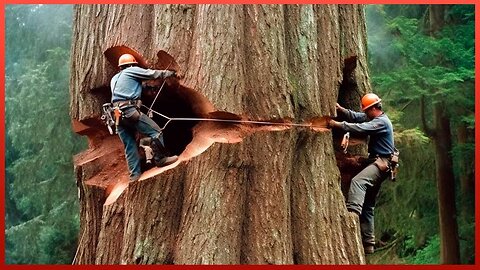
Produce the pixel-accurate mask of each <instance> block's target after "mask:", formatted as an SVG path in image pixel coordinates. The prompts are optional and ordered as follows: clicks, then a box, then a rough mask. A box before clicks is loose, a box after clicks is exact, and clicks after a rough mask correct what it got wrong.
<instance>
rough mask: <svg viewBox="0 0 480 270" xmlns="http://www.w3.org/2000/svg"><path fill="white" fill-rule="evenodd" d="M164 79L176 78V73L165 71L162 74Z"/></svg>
mask: <svg viewBox="0 0 480 270" xmlns="http://www.w3.org/2000/svg"><path fill="white" fill-rule="evenodd" d="M163 76H164V78H165V79H166V78H168V77H175V76H177V73H176V72H175V70H165V72H164V75H163Z"/></svg>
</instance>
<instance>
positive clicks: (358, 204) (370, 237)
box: [346, 163, 387, 245]
mask: <svg viewBox="0 0 480 270" xmlns="http://www.w3.org/2000/svg"><path fill="white" fill-rule="evenodd" d="M386 177H387V173H386V172H381V171H380V169H379V168H378V167H377V165H375V164H374V163H372V164H370V165H368V166H367V167H366V168H365V169H363V170H362V171H361V172H359V173H358V174H357V175H356V176H355V177H354V178H353V179H352V182H351V183H350V189H349V191H348V198H347V203H346V205H347V209H348V210H349V211H351V212H355V213H357V214H358V215H359V216H360V228H361V232H362V241H363V244H364V245H374V244H375V227H374V213H373V211H374V209H375V200H376V197H377V194H378V192H379V190H380V186H381V184H382V182H383V181H384V180H385V178H386Z"/></svg>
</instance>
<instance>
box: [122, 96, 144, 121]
mask: <svg viewBox="0 0 480 270" xmlns="http://www.w3.org/2000/svg"><path fill="white" fill-rule="evenodd" d="M141 104H142V103H141V101H140V100H129V101H121V102H117V103H116V107H117V108H118V109H119V111H120V112H121V117H120V120H123V119H124V120H128V122H130V123H136V122H137V121H138V120H139V119H140V106H141Z"/></svg>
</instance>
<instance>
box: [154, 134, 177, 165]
mask: <svg viewBox="0 0 480 270" xmlns="http://www.w3.org/2000/svg"><path fill="white" fill-rule="evenodd" d="M151 147H152V149H153V162H154V163H155V166H157V167H164V166H167V165H170V164H172V163H174V162H176V161H177V160H178V156H176V155H173V156H169V153H168V150H167V149H166V148H165V147H164V146H163V145H162V143H161V142H160V140H159V139H158V138H155V139H152V144H151Z"/></svg>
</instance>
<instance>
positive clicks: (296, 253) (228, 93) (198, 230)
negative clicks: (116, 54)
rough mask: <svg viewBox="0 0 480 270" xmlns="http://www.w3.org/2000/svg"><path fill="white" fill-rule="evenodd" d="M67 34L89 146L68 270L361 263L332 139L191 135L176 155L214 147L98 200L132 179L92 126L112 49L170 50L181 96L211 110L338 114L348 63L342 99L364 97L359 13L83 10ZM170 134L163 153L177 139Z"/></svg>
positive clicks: (118, 152)
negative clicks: (79, 268) (191, 95)
mask: <svg viewBox="0 0 480 270" xmlns="http://www.w3.org/2000/svg"><path fill="white" fill-rule="evenodd" d="M73 31H74V37H73V44H72V56H71V63H72V64H71V74H72V75H71V81H70V82H71V86H70V91H71V107H70V108H71V111H70V113H71V117H72V122H73V128H74V130H75V131H76V132H77V133H79V134H83V135H86V136H88V138H89V141H90V148H89V149H88V150H86V151H85V152H82V153H80V154H78V155H77V156H76V157H75V172H76V175H77V184H78V187H79V191H80V192H79V196H80V198H79V200H80V204H81V231H80V236H79V247H78V251H77V255H76V256H75V260H74V263H75V264H364V263H365V257H364V254H363V247H362V244H361V238H360V235H359V223H358V220H356V219H355V217H354V216H351V215H349V214H348V212H347V210H346V208H345V205H344V204H345V202H344V197H343V195H342V192H341V189H340V173H339V169H338V167H337V163H336V158H335V151H334V148H333V140H332V133H331V132H330V131H329V130H327V129H324V130H321V131H318V130H313V129H309V128H283V129H279V130H277V131H273V130H272V129H260V130H257V131H256V132H246V133H241V132H240V134H242V136H241V138H240V139H239V140H236V141H234V142H237V143H218V142H219V141H221V139H218V137H221V136H217V137H216V139H217V140H216V142H217V143H213V142H211V141H209V140H208V139H205V138H203V137H201V136H199V135H198V134H200V133H199V132H198V131H193V132H192V136H191V137H190V138H187V139H186V143H185V147H183V148H182V147H180V148H179V149H180V150H179V151H178V154H182V153H184V152H187V151H191V150H192V149H193V148H194V147H193V145H194V144H195V143H200V142H205V141H208V142H209V144H208V145H210V147H208V149H206V150H205V151H204V152H203V153H201V154H200V155H197V156H195V157H192V158H189V159H188V160H182V162H180V163H179V164H178V165H177V166H175V167H173V168H170V169H168V170H165V171H163V172H162V173H160V174H157V175H154V176H152V177H147V179H143V180H142V181H138V182H135V183H130V184H129V185H128V187H127V188H126V190H125V191H123V193H121V195H120V196H119V197H118V199H116V201H114V202H113V203H111V204H105V205H104V203H105V200H106V197H107V196H108V194H109V193H112V192H115V189H113V191H112V186H115V184H117V183H119V182H122V181H126V180H127V179H128V171H127V166H126V162H125V158H124V156H123V145H122V143H121V142H120V140H119V138H118V137H117V136H109V135H108V134H107V132H106V128H105V126H103V124H102V123H101V121H100V115H101V106H102V104H103V103H105V102H109V99H110V96H111V94H110V87H109V81H110V79H111V77H112V76H113V75H114V74H115V72H116V68H115V67H113V66H112V65H111V64H110V63H109V62H108V61H107V59H106V58H105V57H104V55H103V53H104V51H105V50H107V49H108V48H110V47H113V46H119V45H126V46H128V47H130V48H132V49H134V50H136V51H137V52H139V53H141V54H142V55H143V56H144V58H145V59H146V60H147V62H148V63H150V64H152V63H155V62H156V60H157V59H156V58H157V52H158V51H159V50H164V51H166V52H168V54H170V55H172V56H173V57H174V58H175V60H176V62H177V63H178V65H179V66H180V68H181V73H182V75H183V77H182V79H181V80H180V84H181V85H182V87H179V88H177V91H183V90H185V91H186V89H187V88H188V89H193V90H194V91H195V92H196V93H199V94H201V95H202V96H203V97H205V98H206V99H207V100H208V101H209V102H210V103H211V104H210V105H209V106H210V107H213V108H214V109H213V111H225V112H230V113H233V114H236V115H238V117H242V118H243V119H250V120H281V121H287V120H292V121H294V122H304V121H307V120H308V119H310V118H315V117H320V116H326V115H331V116H334V115H335V103H336V102H337V99H338V97H339V89H340V87H341V85H342V84H344V71H345V69H344V67H345V63H346V61H345V60H346V59H350V61H351V59H354V61H355V65H354V68H353V69H352V70H350V71H349V80H350V83H349V84H345V85H344V87H343V88H344V89H343V90H342V91H345V93H346V94H345V96H346V97H350V99H352V100H353V99H354V98H355V99H356V98H358V97H359V96H361V95H362V94H364V93H366V92H369V91H370V85H369V82H368V80H369V78H368V71H367V62H366V29H365V17H364V11H363V6H361V5H77V6H75V8H74V29H73ZM352 57H353V58H352ZM347 63H348V61H347ZM151 67H152V68H153V67H154V66H153V65H151ZM352 85H353V86H352ZM182 89H183V90H182ZM349 89H350V90H351V92H352V93H348V91H349ZM164 91H167V92H168V91H169V90H168V89H166V90H164ZM347 99H348V98H346V100H347ZM167 102H168V101H167ZM165 104H167V103H165ZM190 104H191V105H192V106H195V105H194V104H193V103H190ZM357 104H358V103H357ZM190 109H191V111H192V112H196V111H201V110H200V109H198V108H197V109H196V108H190ZM180 113H181V112H180ZM201 113H212V109H211V108H210V109H205V110H204V111H202V112H201ZM222 128H225V126H223V127H222ZM168 129H169V128H168V127H167V128H166V129H165V133H164V134H165V139H166V144H167V145H168V144H169V143H170V144H172V142H173V139H171V138H173V137H175V136H180V135H181V134H176V135H169V134H168ZM224 130H227V131H228V132H237V131H238V130H239V129H235V128H232V129H228V128H225V129H224ZM246 135H249V136H246ZM169 136H173V137H169ZM187 137H188V136H187ZM169 140H170V141H169ZM240 141H241V142H240ZM229 142H232V141H229ZM205 148H206V147H205ZM182 151H184V152H182Z"/></svg>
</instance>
